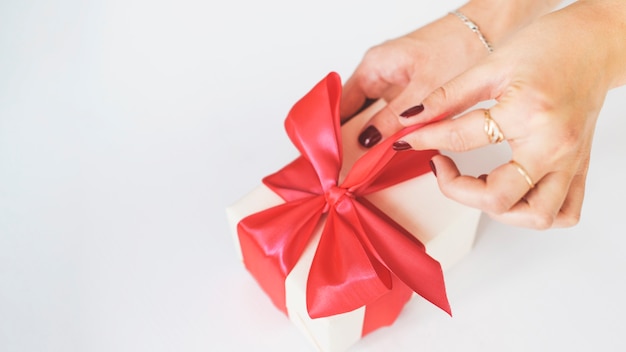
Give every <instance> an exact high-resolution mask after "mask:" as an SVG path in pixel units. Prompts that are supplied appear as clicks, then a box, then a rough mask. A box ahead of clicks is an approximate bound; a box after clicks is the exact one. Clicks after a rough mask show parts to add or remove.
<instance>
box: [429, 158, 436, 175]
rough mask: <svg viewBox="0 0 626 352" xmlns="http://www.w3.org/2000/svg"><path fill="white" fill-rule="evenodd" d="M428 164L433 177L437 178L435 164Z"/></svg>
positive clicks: (431, 162)
mask: <svg viewBox="0 0 626 352" xmlns="http://www.w3.org/2000/svg"><path fill="white" fill-rule="evenodd" d="M428 164H429V165H430V169H431V170H433V174H435V177H437V168H436V167H435V163H433V161H432V160H431V161H429V162H428Z"/></svg>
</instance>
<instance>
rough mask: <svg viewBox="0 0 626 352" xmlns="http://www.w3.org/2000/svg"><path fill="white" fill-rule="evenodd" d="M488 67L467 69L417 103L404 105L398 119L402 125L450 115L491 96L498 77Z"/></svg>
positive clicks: (495, 94)
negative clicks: (404, 107) (404, 108)
mask: <svg viewBox="0 0 626 352" xmlns="http://www.w3.org/2000/svg"><path fill="white" fill-rule="evenodd" d="M495 77H496V76H495V75H494V74H493V73H492V72H491V70H490V66H487V65H482V66H477V67H474V68H471V69H469V70H467V71H465V72H464V73H462V74H460V75H459V76H457V77H455V78H453V79H452V80H450V81H448V82H447V83H445V84H444V85H442V86H441V87H439V88H437V89H435V90H434V91H432V92H431V93H430V94H429V95H427V96H426V98H425V99H424V100H423V101H422V103H421V104H419V105H415V106H412V107H411V106H408V105H407V106H406V110H404V112H402V113H400V114H399V116H400V118H399V121H400V124H402V125H404V126H409V125H414V124H417V123H427V122H432V121H436V120H440V119H444V118H449V117H453V116H455V115H458V114H460V113H461V112H463V111H465V110H467V109H469V108H471V107H472V106H474V105H476V104H477V103H479V102H481V101H485V100H490V99H494V98H495V97H497V96H498V95H499V94H498V92H497V87H498V83H497V82H498V80H497V79H496V78H495Z"/></svg>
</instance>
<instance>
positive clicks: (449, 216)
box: [227, 102, 481, 352]
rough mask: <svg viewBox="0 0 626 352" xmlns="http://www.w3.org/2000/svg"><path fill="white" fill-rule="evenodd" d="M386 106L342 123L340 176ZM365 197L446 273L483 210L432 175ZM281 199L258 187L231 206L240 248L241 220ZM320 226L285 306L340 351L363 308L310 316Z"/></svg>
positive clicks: (312, 335) (352, 338) (359, 329)
mask: <svg viewBox="0 0 626 352" xmlns="http://www.w3.org/2000/svg"><path fill="white" fill-rule="evenodd" d="M382 104H384V103H382V102H379V103H377V104H374V105H373V106H371V107H370V108H368V109H367V110H366V111H364V112H362V113H361V114H359V115H358V116H356V117H355V118H353V119H351V120H350V121H349V122H348V123H346V124H345V125H344V126H342V141H343V142H342V143H343V151H344V163H343V166H344V168H343V169H342V174H345V171H347V170H349V168H350V167H351V165H352V164H353V163H354V162H355V161H356V160H357V159H358V157H360V156H361V155H362V154H363V153H365V152H366V150H364V149H363V148H362V147H360V146H359V145H358V142H357V136H358V134H359V132H360V131H361V130H362V129H363V127H364V126H365V124H366V123H367V121H368V120H369V118H370V117H371V116H372V115H373V113H374V112H375V111H377V110H378V109H380V108H381V106H382ZM407 167H410V166H407ZM365 198H367V199H368V200H369V201H371V202H372V203H373V204H374V205H376V206H377V207H378V208H379V209H380V210H382V211H383V212H384V213H386V214H387V215H388V216H389V217H390V218H392V219H393V220H394V221H396V222H397V223H398V224H400V225H401V226H402V227H404V228H405V229H406V230H408V231H409V232H410V233H411V234H414V235H415V236H416V237H417V238H418V239H419V240H420V242H422V243H423V244H424V245H425V247H426V252H427V253H428V254H429V255H430V256H431V257H433V258H434V259H436V260H437V261H439V263H440V264H441V266H442V268H443V270H444V272H445V271H446V270H447V269H449V268H450V267H451V266H452V265H454V264H455V263H457V262H458V261H459V260H460V259H462V258H463V257H464V256H465V255H466V254H467V253H468V252H469V251H470V250H471V248H472V245H473V243H474V239H475V234H476V228H477V225H478V221H479V218H480V214H481V213H480V211H479V210H476V209H473V208H469V207H466V206H463V205H461V204H459V203H456V202H454V201H451V200H449V199H447V198H446V197H444V196H443V195H442V194H441V192H440V190H439V188H438V186H437V180H436V178H435V176H434V175H433V174H431V173H428V174H424V175H422V176H419V177H416V178H413V179H410V180H408V181H405V182H402V183H399V184H396V185H394V186H391V187H388V188H386V189H383V190H381V191H378V192H375V193H372V194H369V195H367V196H366V197H365ZM282 203H284V200H283V199H282V198H281V197H279V196H278V195H277V194H275V193H273V192H272V191H271V190H270V189H269V188H267V187H266V186H264V185H260V186H258V187H257V188H255V189H254V190H252V191H251V192H250V193H249V194H247V195H246V196H244V197H243V198H242V199H240V200H239V201H237V202H236V203H234V204H232V205H231V206H229V207H228V208H227V216H228V221H229V223H230V226H231V229H232V233H233V237H234V239H235V241H236V248H238V249H240V246H239V241H238V235H237V224H238V223H239V221H240V220H241V219H243V218H244V217H246V216H248V215H251V214H253V213H256V212H259V211H261V210H264V209H267V208H270V207H273V206H276V205H279V204H282ZM321 228H322V226H321V224H320V225H318V228H317V230H316V233H315V235H314V236H313V238H312V240H311V242H310V243H309V244H308V246H307V248H306V249H305V251H304V253H303V254H302V256H301V257H300V260H299V261H298V263H297V264H296V266H295V268H294V269H293V270H292V271H291V272H290V273H289V275H288V276H287V278H286V280H285V295H286V307H287V312H288V316H289V319H290V320H291V321H292V322H293V323H294V324H295V325H296V326H298V327H299V328H300V329H301V330H302V331H303V332H304V334H305V335H306V336H307V337H308V338H309V339H310V340H311V342H312V343H313V345H314V346H315V347H316V348H317V349H318V350H319V351H324V352H341V351H345V350H346V349H347V348H349V347H350V346H352V345H353V344H354V343H355V342H357V341H358V340H359V339H361V338H362V334H363V322H364V316H365V307H361V308H358V309H356V310H353V311H350V312H347V313H343V314H337V315H334V316H330V317H325V318H317V319H311V318H310V317H309V314H308V312H307V307H306V287H307V278H308V273H309V268H310V267H311V262H312V260H313V255H314V253H315V249H316V247H317V243H318V241H319V237H320V234H321ZM239 253H240V257H241V259H242V260H243V257H242V254H241V252H239Z"/></svg>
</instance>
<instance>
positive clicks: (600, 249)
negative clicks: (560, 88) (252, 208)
mask: <svg viewBox="0 0 626 352" xmlns="http://www.w3.org/2000/svg"><path fill="white" fill-rule="evenodd" d="M460 4H461V2H460V1H447V2H442V1H439V2H433V1H400V0H391V1H384V2H382V1H362V0H345V1H331V0H318V1H306V2H305V1H281V0H265V1H252V0H248V1H233V2H218V1H214V0H211V1H200V0H198V1H192V0H183V1H147V0H114V1H80V0H75V1H72V0H60V1H36V0H34V1H27V0H25V1H17V0H13V1H11V0H5V1H2V2H1V3H0V351H3V352H17V351H47V352H48V351H50V352H52V351H81V352H82V351H87V352H97V351H124V352H125V351H133V352H140V351H150V352H159V351H240V350H242V351H312V350H313V349H312V347H311V346H310V345H309V343H308V341H307V340H306V339H305V338H304V336H303V335H301V334H300V332H299V331H298V330H297V329H296V328H295V327H294V326H292V325H291V323H290V322H289V321H288V319H287V318H286V317H284V316H283V315H281V313H279V312H278V311H277V310H276V309H275V308H274V307H273V306H272V305H271V303H270V301H269V299H267V298H266V297H265V296H264V294H263V293H262V292H261V291H260V289H259V288H258V287H257V286H256V284H255V282H254V281H253V279H252V278H251V277H250V276H249V275H248V273H247V272H246V271H245V270H244V269H243V267H242V265H241V263H239V262H238V260H237V257H236V251H235V250H234V244H233V240H232V238H231V234H230V233H229V231H228V230H229V229H228V225H227V223H226V217H225V213H224V209H225V207H226V206H227V205H229V204H231V203H232V202H234V201H236V200H237V199H238V198H239V197H241V196H243V195H244V194H245V193H247V192H248V191H249V190H251V189H252V188H253V187H254V186H255V185H257V184H258V183H259V181H260V179H261V178H262V177H263V176H265V175H267V174H269V173H271V172H273V171H275V170H277V169H278V168H279V167H281V166H282V165H284V164H285V163H286V162H288V161H290V160H291V159H292V157H293V156H295V152H294V150H293V148H292V146H291V145H290V144H289V142H288V140H287V138H286V136H285V134H284V131H283V126H282V123H283V119H284V117H285V114H286V112H287V111H288V109H289V108H290V107H291V105H292V104H293V103H294V102H295V101H296V100H297V99H299V98H300V97H301V96H302V95H303V94H305V93H306V92H307V91H308V90H309V89H310V88H311V87H312V86H313V85H314V84H315V83H317V82H318V81H319V80H320V79H321V78H322V77H324V76H325V75H326V74H327V73H328V72H329V71H337V72H338V73H339V74H340V75H341V76H342V77H344V79H345V78H347V77H348V76H349V75H350V74H351V72H352V70H353V69H354V68H355V67H356V65H357V64H358V62H359V61H360V59H361V57H362V55H363V53H364V52H365V50H366V49H367V48H369V47H370V46H373V45H375V44H378V43H379V42H382V41H383V40H386V39H389V38H392V37H396V36H399V35H401V34H404V33H406V32H408V31H410V30H412V29H414V28H416V27H418V26H420V25H423V24H426V23H427V22H429V21H431V20H434V19H436V18H438V17H439V16H442V15H443V14H445V13H446V12H447V11H449V10H452V9H454V8H455V7H457V6H459V5H460ZM590 69H591V68H590ZM625 96H626V89H616V90H614V91H612V92H611V93H610V94H609V96H608V98H607V100H606V104H605V106H604V109H603V111H602V114H601V118H600V121H599V123H598V126H597V132H596V139H595V143H594V149H593V155H592V161H591V167H590V171H589V176H588V184H587V195H586V200H585V204H584V209H583V217H582V220H581V222H580V224H579V225H578V226H576V227H574V228H570V229H564V230H552V231H544V232H538V231H530V230H523V229H517V228H512V227H508V226H504V225H501V224H498V223H495V222H493V221H491V220H489V219H488V218H486V217H483V219H482V220H481V223H480V225H479V228H478V240H477V242H476V246H475V248H474V250H473V251H472V253H471V254H470V255H469V256H467V257H466V259H464V260H463V261H462V262H461V263H460V264H458V265H457V266H456V267H454V268H453V269H452V270H450V271H449V272H448V273H447V275H446V280H447V287H448V292H449V298H450V301H451V304H452V309H453V311H454V317H453V318H450V317H448V316H447V315H445V314H444V313H442V312H440V311H438V310H436V309H434V308H433V307H431V306H430V305H427V304H424V303H423V302H421V301H419V300H415V301H412V302H411V303H410V304H409V306H408V307H407V308H406V310H405V311H404V312H403V314H402V315H401V316H400V318H399V319H398V321H397V323H396V324H395V325H394V326H393V327H392V328H384V329H382V330H379V331H377V332H375V333H373V334H371V335H369V336H368V337H366V338H365V339H363V340H362V341H361V342H359V343H358V344H357V345H355V346H354V348H353V350H354V351H415V350H419V351H554V350H564V351H589V350H597V351H618V350H625V349H626V340H624V338H623V332H624V331H625V329H626V322H625V320H624V319H625V318H624V317H625V316H626V303H624V301H623V300H624V297H626V286H625V285H624V275H625V274H626V265H625V264H626V256H625V255H624V249H625V247H626V238H625V236H624V234H625V233H626V230H625V229H626V216H625V215H624V207H623V200H624V199H626V188H625V187H624V179H625V175H626V167H625V163H624V160H625V159H624V152H625V151H626V139H625V138H624V137H623V136H624V133H626V122H625V121H626V119H625V117H626V116H624V115H625V113H624V111H625V109H626V99H624V98H625ZM496 157H497V156H494V157H493V158H491V157H490V156H489V154H485V153H483V154H480V153H478V154H477V153H474V154H469V155H464V156H459V161H460V162H461V163H462V164H463V165H469V166H468V167H473V168H475V169H477V170H479V171H488V170H480V169H481V168H485V167H486V166H487V165H490V164H489V162H491V163H493V161H494V160H499V159H497V158H496Z"/></svg>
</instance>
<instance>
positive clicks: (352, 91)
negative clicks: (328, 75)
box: [340, 71, 371, 122]
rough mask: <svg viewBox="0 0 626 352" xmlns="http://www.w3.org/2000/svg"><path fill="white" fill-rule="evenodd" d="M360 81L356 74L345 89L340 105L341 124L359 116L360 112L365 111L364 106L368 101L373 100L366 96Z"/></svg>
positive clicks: (346, 84)
mask: <svg viewBox="0 0 626 352" xmlns="http://www.w3.org/2000/svg"><path fill="white" fill-rule="evenodd" d="M357 72H358V71H357ZM358 80H359V76H358V75H357V73H355V75H353V76H352V77H350V78H349V79H348V81H347V82H346V83H345V85H344V87H343V90H342V97H341V104H340V115H341V122H345V121H348V120H349V119H350V118H352V117H353V116H354V115H356V114H358V113H359V111H361V110H364V108H365V107H364V105H366V103H367V101H368V100H371V99H369V98H370V97H368V96H367V95H366V94H365V90H364V89H363V86H362V85H361V84H359V82H358Z"/></svg>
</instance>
